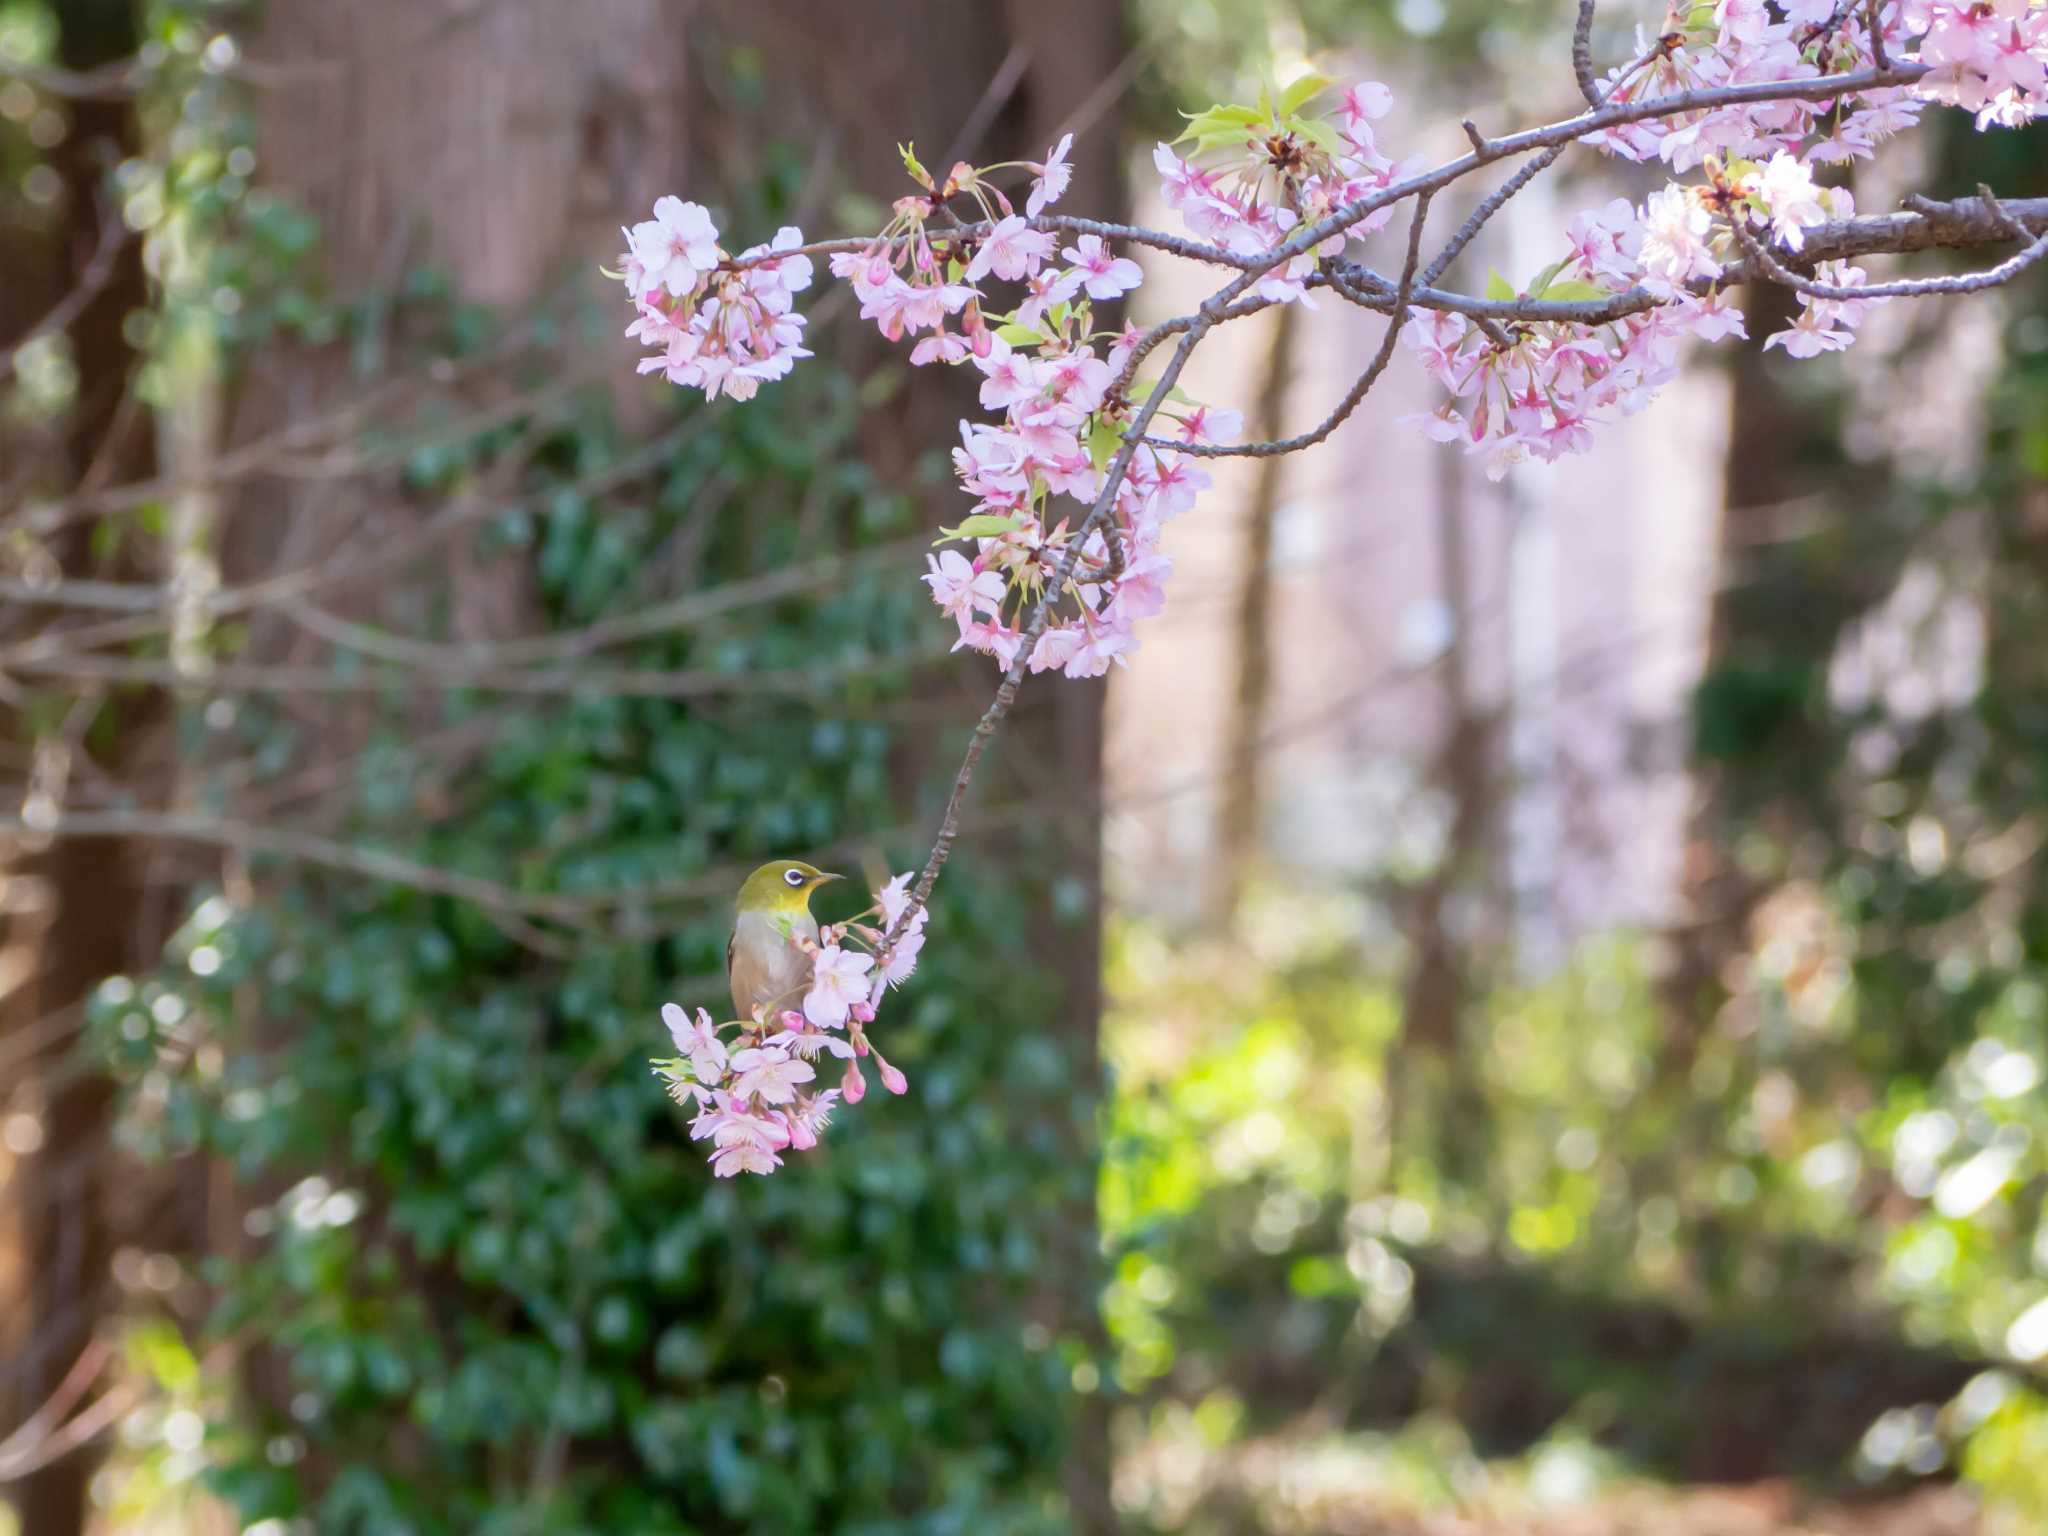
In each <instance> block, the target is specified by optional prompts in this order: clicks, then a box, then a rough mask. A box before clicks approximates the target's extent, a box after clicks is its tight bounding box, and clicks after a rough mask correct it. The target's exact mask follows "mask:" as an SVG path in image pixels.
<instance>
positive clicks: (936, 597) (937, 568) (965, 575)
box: [924, 549, 1005, 619]
mask: <svg viewBox="0 0 2048 1536" xmlns="http://www.w3.org/2000/svg"><path fill="white" fill-rule="evenodd" d="M924 558H925V564H926V565H928V566H930V567H931V574H930V575H928V576H926V577H925V578H924V581H925V585H927V586H929V587H930V588H931V589H932V601H933V602H935V603H937V604H938V605H939V611H940V612H941V613H943V614H945V615H947V616H948V617H949V618H956V619H957V618H963V617H965V616H966V615H968V614H970V613H978V612H983V611H986V612H989V613H994V612H996V610H997V609H998V608H999V607H1001V605H1002V601H1003V592H1004V590H1005V589H1004V585H1003V578H1002V577H1001V576H999V575H998V574H996V573H995V572H994V571H985V570H982V569H980V568H979V567H978V566H976V565H973V564H971V563H969V561H968V559H967V557H966V556H965V555H963V554H961V553H960V552H959V551H958V550H954V549H948V550H942V551H940V552H939V553H938V554H936V555H926V556H925V557H924Z"/></svg>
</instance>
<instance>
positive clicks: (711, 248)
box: [626, 197, 719, 299]
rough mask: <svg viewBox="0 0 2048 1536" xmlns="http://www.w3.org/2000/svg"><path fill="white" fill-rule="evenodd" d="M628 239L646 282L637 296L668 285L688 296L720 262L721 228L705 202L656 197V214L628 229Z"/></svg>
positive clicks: (675, 294) (641, 280)
mask: <svg viewBox="0 0 2048 1536" xmlns="http://www.w3.org/2000/svg"><path fill="white" fill-rule="evenodd" d="M626 243H627V246H628V247H629V249H630V252H631V255H632V258H633V261H634V262H635V263H636V264H637V266H638V268H639V273H640V282H641V284H642V285H644V286H642V287H640V288H639V289H638V291H636V292H635V294H634V297H635V298H638V297H639V296H640V294H641V293H651V292H653V291H654V290H656V289H660V288H665V289H667V290H668V292H669V293H671V294H672V295H674V296H675V297H676V298H679V299H686V298H688V297H689V296H690V295H691V293H693V292H694V291H695V290H696V287H697V284H698V282H699V281H700V280H701V279H702V278H703V276H704V274H705V273H707V272H709V271H710V270H711V269H712V268H713V267H715V266H717V265H718V256H719V251H718V231H717V230H716V229H715V228H713V227H712V224H711V214H710V212H709V211H708V210H707V209H706V208H705V207H704V206H703V204H701V203H686V202H684V201H683V200H682V199H681V198H679V197H660V198H656V199H655V202H654V217H653V218H651V219H648V220H647V221H645V222H644V223H640V224H635V225H634V226H633V227H632V228H631V229H629V230H627V231H626Z"/></svg>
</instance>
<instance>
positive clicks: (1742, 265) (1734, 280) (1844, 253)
mask: <svg viewBox="0 0 2048 1536" xmlns="http://www.w3.org/2000/svg"><path fill="white" fill-rule="evenodd" d="M1994 201H1997V206H1998V207H1999V208H2002V209H2003V210H2004V211H2005V212H2006V214H2007V215H2008V216H2009V217H2010V219H2011V226H2010V227H2008V226H2006V225H2002V224H2000V223H1999V221H1998V215H1997V213H1996V212H1995V211H1994V209H1993V206H1992V204H1991V203H1987V202H1985V201H1984V200H1983V199H1981V198H1975V197H1963V198H1956V199H1955V200H1953V201H1950V202H1934V201H1930V200H1928V199H1925V198H1908V199H1906V202H1907V205H1908V209H1909V211H1907V212H1904V213H1894V214H1877V215H1872V216H1869V217H1861V218H1854V219H1838V220H1833V221H1831V222H1829V223H1826V224H1820V225H1816V226H1814V227H1813V228H1811V229H1809V230H1807V231H1806V237H1805V241H1804V243H1803V244H1802V246H1801V248H1800V253H1799V261H1800V264H1801V265H1806V264H1810V263H1819V262H1823V261H1837V260H1845V259H1848V258H1850V257H1854V256H1875V255H1909V254H1912V253H1914V252H1917V251H1927V250H1937V249H1968V248H1971V247H1975V246H1984V245H1997V244H2002V243H2004V242H2006V241H2008V240H2011V239H2013V238H2015V235H2014V231H2015V230H2018V231H2020V232H2021V233H2020V236H2019V238H2029V239H2031V238H2034V237H2037V236H2040V235H2043V234H2048V198H2040V197H2035V198H2010V199H2005V200H2002V201H1999V200H1994ZM1327 266H1328V279H1327V286H1329V287H1331V288H1334V289H1335V290H1336V291H1337V292H1339V293H1342V294H1344V295H1345V296H1346V297H1347V298H1350V299H1351V301H1352V302H1353V303H1355V304H1357V305H1359V306H1360V307H1361V308H1365V309H1371V310H1375V311H1377V312H1379V313H1381V314H1384V313H1386V312H1387V311H1388V310H1389V309H1391V308H1392V303H1393V300H1392V286H1391V285H1390V284H1388V283H1387V281H1386V279H1385V278H1383V277H1380V276H1379V275H1378V274H1377V273H1375V272H1373V271H1371V270H1370V269H1369V268H1366V267H1361V266H1359V265H1357V264H1356V263H1352V262H1344V261H1338V262H1331V263H1328V264H1327ZM1762 274H1763V267H1762V264H1761V263H1758V262H1755V261H1743V262H1737V263H1733V264H1731V265H1729V266H1727V267H1725V268H1723V269H1722V271H1721V273H1720V274H1719V275H1718V276H1717V277H1714V278H1711V279H1700V280H1698V281H1696V282H1694V283H1691V284H1689V285H1688V290H1689V291H1690V292H1692V293H1695V294H1705V293H1709V292H1713V291H1717V290H1723V289H1728V288H1733V287H1736V286H1739V285H1740V284H1742V283H1744V282H1747V281H1749V280H1750V279H1752V278H1754V277H1756V276H1758V275H1762ZM1847 292H1849V293H1852V294H1854V295H1855V296H1859V297H1874V296H1876V291H1875V290H1871V289H1853V290H1847ZM1668 302H1670V301H1669V300H1668V299H1666V298H1664V297H1661V296H1659V295H1657V294H1654V293H1652V292H1650V291H1649V290H1648V289H1647V288H1640V287H1637V288H1628V289H1624V290H1623V291H1621V292H1620V293H1617V294H1615V295H1614V296H1613V297H1612V298H1610V299H1533V298H1529V297H1526V296H1522V297H1517V298H1512V299H1487V298H1480V297H1477V296H1475V295H1472V294H1464V293H1456V292H1452V291H1450V290H1448V289H1442V288H1429V287H1425V286H1422V285H1421V284H1417V286H1416V288H1415V291H1414V293H1413V294H1412V295H1411V297H1410V300H1409V303H1410V306H1411V307H1412V308H1415V309H1431V310H1439V311H1442V312H1443V313H1446V314H1457V315H1464V316H1467V317H1468V318H1471V319H1475V320H1510V321H1513V320H1519V321H1525V322H1530V323H1541V322H1551V323H1558V324H1571V325H1606V324H1609V323H1611V322H1613V321H1616V320H1622V319H1626V318H1627V317H1628V316H1630V315H1637V314H1641V313H1642V312H1643V311H1645V310H1648V309H1654V308H1656V307H1657V306H1658V305H1660V304H1665V303H1668Z"/></svg>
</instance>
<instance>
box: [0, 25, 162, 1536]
mask: <svg viewBox="0 0 2048 1536" xmlns="http://www.w3.org/2000/svg"><path fill="white" fill-rule="evenodd" d="M57 16H58V24H59V35H58V48H59V54H60V59H61V62H62V63H63V64H64V65H65V66H66V67H67V68H71V69H77V70H86V69H91V68H94V67H95V66H98V65H100V64H104V63H107V62H108V61H110V60H115V59H119V58H121V57H123V56H125V55H126V54H128V53H130V52H132V51H133V50H134V48H135V46H136V44H137V41H138V38H137V35H136V25H135V24H136V17H135V14H134V8H133V7H132V6H130V5H128V4H126V3H124V0H76V3H73V4H68V5H65V6H60V7H59V8H58V11H57ZM69 112H70V132H69V133H68V135H67V136H66V138H65V139H64V141H63V142H62V143H60V144H59V145H58V146H57V147H56V148H55V149H54V150H53V151H52V153H51V156H50V163H51V165H52V167H53V168H54V169H55V170H56V171H57V173H58V175H59V177H60V178H61V182H62V186H63V197H64V206H65V210H66V212H65V222H64V226H63V229H62V237H63V242H64V249H63V250H62V251H61V252H60V253H58V260H57V261H56V262H55V263H54V278H55V283H54V291H53V292H51V293H49V294H48V295H47V297H48V298H50V299H52V300H55V299H57V298H61V297H63V295H64V294H65V293H66V292H68V291H69V290H70V289H71V287H72V285H73V284H75V283H77V282H78V281H79V280H80V279H81V278H82V276H83V274H84V272H85V270H86V268H87V267H88V265H89V264H90V262H91V260H92V257H93V254H94V252H95V251H96V250H97V249H98V248H99V245H100V242H101V237H102V232H103V227H104V220H105V215H106V207H105V202H104V197H103V188H104V181H105V177H106V173H107V171H108V169H109V168H110V167H111V166H113V165H114V164H116V163H118V162H119V161H120V160H121V159H123V158H124V157H126V156H128V155H131V154H133V153H134V152H135V148H136V139H137V130H136V121H135V116H134V113H133V111H132V110H131V107H130V104H129V103H128V102H127V101H125V100H118V99H116V100H106V101H93V100H80V101H75V102H72V103H70V104H69ZM146 298H147V295H146V291H145V288H144V279H143V272H142V263H141V257H140V252H139V251H138V250H137V248H136V247H135V245H134V244H133V243H130V244H129V245H127V246H125V247H124V248H123V249H122V251H121V253H120V254H119V256H118V257H117V258H116V260H115V263H114V265H113V267H112V269H111V276H110V279H109V281H108V282H107V283H106V284H105V286H104V287H103V288H101V289H100V290H99V292H98V293H97V295H96V296H95V297H93V298H92V299H91V300H90V301H89V302H87V303H86V304H85V305H84V307H83V308H82V309H81V310H80V311H79V313H78V314H77V316H76V318H75V319H74V320H73V321H72V323H71V325H70V327H69V329H68V332H67V340H68V342H69V346H70V350H71V360H72V362H73V365H74V366H75V368H76V370H77V377H78V380H79V386H78V394H77V398H76V400H75V402H74V404H73V406H72V408H71V411H70V414H69V418H68V420H67V421H66V422H65V424H64V441H63V444H62V454H61V460H60V462H59V463H58V464H56V465H55V466H54V467H55V468H56V469H58V470H59V472H60V473H61V474H62V475H63V476H64V477H65V479H64V484H65V485H67V486H68V485H70V484H75V483H76V482H77V481H78V480H79V479H80V478H82V477H83V476H85V475H86V474H87V473H89V472H91V471H92V470H93V469H94V467H95V466H99V468H100V469H101V470H102V471H103V472H105V473H109V474H111V475H113V476H115V477H116V478H122V477H127V476H132V475H139V474H141V473H143V472H144V471H146V469H147V467H148V461H149V452H148V444H147V442H146V440H145V438H144V436H143V434H142V432H141V431H139V430H137V428H138V426H139V425H140V423H139V422H138V420H137V418H136V415H135V413H132V412H126V411H124V410H123V409H122V402H123V399H124V397H125V391H126V387H127V385H128V382H129V380H130V378H131V375H132V373H133V370H134V366H135V363H136V357H135V354H134V351H133V349H132V348H131V347H130V345H129V343H128V341H127V340H126V338H125V337H124V336H123V334H122V322H123V320H124V319H125V318H126V317H127V315H128V313H129V312H130V311H131V310H134V309H137V308H140V307H142V305H143V304H144V303H145V302H146ZM36 308H37V313H36V314H32V315H23V316H20V317H19V318H20V319H22V320H25V321H27V322H29V323H33V321H34V320H35V319H37V318H39V317H40V314H41V313H42V312H45V311H46V310H47V308H48V306H47V305H38V306H36ZM59 489H62V487H59ZM91 533H92V528H91V525H90V524H85V523H80V524H75V525H73V526H72V527H70V528H68V529H63V530H60V531H59V532H58V533H56V534H55V535H53V536H52V537H51V539H50V541H49V544H48V545H47V549H48V553H49V554H51V555H52V556H53V557H54V558H55V560H56V561H57V563H58V565H59V566H60V567H61V568H62V569H63V570H64V571H65V572H66V573H67V574H69V575H73V576H80V575H87V574H93V573H94V572H93V567H94V566H95V565H103V564H104V562H101V561H98V560H96V558H95V555H94V553H93V540H92V538H91ZM115 574H119V573H115ZM96 708H97V705H96V704H89V703H88V702H87V701H85V700H84V699H79V700H76V701H74V702H73V708H72V709H71V711H70V712H69V713H70V718H71V720H72V721H73V722H74V723H75V724H76V725H77V726H78V729H77V730H75V731H72V730H64V731H59V732H56V733H51V734H46V735H44V736H43V737H42V745H41V746H40V748H39V749H38V751H37V762H38V768H39V770H41V769H47V770H49V771H50V772H51V773H52V774H53V775H54V776H55V777H56V778H59V779H61V780H63V781H65V782H75V781H77V780H80V779H84V778H86V777H88V774H87V772H86V770H85V765H84V763H83V762H82V761H81V759H83V757H85V756H86V755H87V754H91V755H92V756H93V759H94V761H93V767H94V768H95V769H96V770H97V771H98V772H101V773H104V774H106V775H108V776H109V777H111V778H112V779H114V780H115V781H116V782H128V780H129V778H130V777H131V775H132V774H133V773H135V772H136V771H138V766H137V765H139V764H140V763H142V762H143V761H144V760H146V758H147V755H148V754H147V746H148V737H149V735H150V733H151V731H152V730H153V729H154V723H155V722H154V721H153V720H152V718H151V717H150V713H149V712H148V711H146V710H138V709H135V708H132V707H127V706H124V707H123V710H122V713H121V714H120V716H119V717H118V722H117V723H118V730H117V731H116V732H115V733H113V744H112V745H111V746H107V747H102V748H99V749H95V748H93V747H92V746H90V745H89V744H88V742H87V740H86V737H85V732H84V729H83V726H84V724H85V722H86V721H87V720H89V719H90V718H91V716H92V713H93V711H94V710H95V709H96ZM25 725H26V722H24V721H22V720H20V719H18V718H17V719H16V720H14V721H12V722H11V723H10V725H9V727H8V734H9V735H11V736H13V737H14V738H15V740H16V741H18V742H24V743H25V742H26V741H27V740H28V739H29V733H28V732H27V730H26V729H25ZM57 798H58V800H59V801H60V803H61V798H62V796H61V793H60V794H59V795H58V796H57ZM5 859H6V863H7V865H8V866H9V868H8V874H9V877H10V878H9V880H8V882H7V883H8V885H9V887H10V888H11V892H12V895H11V898H10V901H9V909H8V914H7V923H8V940H9V944H10V947H12V946H15V945H20V946H22V947H23V948H22V951H21V952H22V953H23V954H24V957H25V968H24V972H23V979H22V981H21V984H20V985H19V986H18V987H17V988H15V989H14V990H13V991H12V992H11V993H10V994H9V995H8V996H7V998H6V1000H5V1002H4V1004H0V1049H4V1047H6V1046H7V1045H9V1044H12V1043H14V1041H15V1040H20V1039H23V1038H24V1036H25V1034H26V1032H30V1031H33V1032H34V1036H35V1040H34V1042H32V1043H29V1044H27V1045H25V1046H24V1050H25V1051H27V1052H28V1053H29V1054H28V1055H27V1059H26V1061H25V1063H24V1065H23V1066H22V1068H21V1070H20V1076H19V1077H18V1078H14V1079H12V1080H11V1081H9V1082H8V1084H7V1087H8V1088H9V1089H10V1090H11V1092H10V1093H9V1095H8V1098H7V1101H6V1102H5V1103H0V1115H4V1114H5V1113H7V1112H8V1111H9V1110H11V1109H14V1108H26V1109H27V1111H28V1112H29V1113H30V1114H32V1115H35V1116H37V1117H38V1119H39V1121H40V1131H41V1143H40V1146H39V1147H38V1148H37V1150H36V1151H35V1152H34V1153H33V1154H31V1155H28V1156H26V1157H24V1158H23V1159H22V1160H21V1161H20V1163H19V1164H18V1165H17V1168H16V1174H15V1177H14V1178H13V1179H12V1180H11V1181H10V1185H11V1188H10V1190H9V1193H11V1194H12V1195H13V1197H14V1204H15V1206H16V1212H17V1217H16V1219H17V1220H18V1223H19V1225H18V1234H19V1262H20V1267H21V1282H20V1283H21V1284H22V1285H23V1287H24V1289H25V1293H26V1295H25V1300H26V1305H25V1306H23V1307H22V1310H21V1314H20V1315H22V1316H23V1317H24V1319H25V1323H26V1326H25V1327H24V1329H23V1331H22V1334H21V1336H20V1337H19V1339H18V1341H17V1343H18V1350H19V1352H18V1354H17V1355H16V1356H15V1357H14V1358H13V1359H12V1360H11V1362H10V1369H9V1371H8V1375H7V1380H6V1382H4V1383H0V1402H7V1403H9V1404H10V1406H11V1407H12V1409H13V1410H14V1411H13V1412H11V1413H9V1414H8V1415H7V1419H6V1423H5V1424H4V1426H0V1433H4V1432H5V1430H7V1429H12V1428H13V1427H14V1426H15V1425H16V1424H18V1423H19V1422H21V1420H22V1419H23V1418H25V1417H26V1416H27V1415H28V1414H30V1413H32V1412H34V1410H35V1409H36V1408H37V1407H39V1406H41V1405H42V1404H43V1403H44V1402H45V1401H46V1400H47V1399H48V1398H49V1396H50V1394H51V1393H52V1392H53V1391H54V1390H55V1389H56V1387H57V1385H58V1384H59V1382H61V1381H62V1380H63V1379H64V1377H65V1375H66V1374H67V1373H68V1372H69V1371H70V1370H71V1368H72V1366H73V1364H74V1363H75V1362H76V1361H77V1360H78V1359H79V1357H80V1355H81V1354H82V1353H83V1352H84V1351H85V1350H86V1348H87V1347H88V1346H89V1345H90V1344H91V1342H92V1340H93V1338H94V1335H95V1334H96V1333H97V1332H98V1331H99V1329H100V1327H101V1324H102V1322H103V1320H104V1319H105V1317H106V1316H107V1315H108V1314H109V1313H110V1312H111V1311H112V1309H113V1297H112V1291H113V1279H112V1275H111V1273H110V1261H111V1258H112V1255H113V1251H114V1247H115V1245H116V1227H117V1214H116V1212H115V1210H114V1209H113V1205H114V1202H115V1198H116V1195H117V1192H118V1190H117V1186H118V1184H119V1181H118V1180H116V1179H115V1178H114V1177H113V1168H112V1160H113V1156H114V1149H113V1146H112V1141H111V1129H112V1111H113V1098H112V1091H111V1088H110V1086H109V1084H108V1083H107V1081H106V1079H105V1078H104V1077H103V1076H102V1075H101V1074H99V1073H98V1072H96V1071H94V1070H91V1068H90V1067H89V1065H88V1064H87V1063H86V1062H85V1061H84V1060H83V1058H82V1057H81V1056H80V1055H79V1053H78V1052H77V1050H76V1041H77V1038H78V1029H77V1021H78V1019H79V1015H80V1011H81V1009H82V1007H83V1004H84V1001H85V999H86V997H87V995H88V994H89V993H90V992H91V991H92V989H93V988H94V987H95V986H96V985H97V984H98V983H99V982H100V981H101V980H102V979H103V978H105V977H107V976H110V975H114V974H117V973H120V972H124V971H129V970H132V969H134V968H135V967H136V966H137V965H138V964H139V963H141V962H143V961H144V960H145V958H146V957H147V956H148V955H149V954H150V953H151V950H152V946H153V937H152V935H151V933H150V932H149V931H148V930H149V917H150V914H149V912H148V909H147V907H146V904H145V900H144V871H143V868H142V863H141V856H140V850H139V849H138V848H137V847H135V846H134V845H132V844H130V843H128V842H125V841H116V840H108V841H102V842H58V843H55V844H53V845H51V846H49V847H47V848H42V849H34V848H28V849H10V850H8V851H7V853H6V855H5ZM24 893H28V896H27V899H24ZM10 1037H12V1038H10ZM17 1095H18V1096H17ZM9 1386H11V1388H12V1390H11V1391H9V1390H8V1387H9ZM96 1459H97V1458H96V1456H95V1454H94V1452H93V1451H92V1449H90V1448H80V1449H77V1450H73V1451H71V1452H70V1453H69V1454H65V1455H61V1456H57V1457H55V1458H54V1459H52V1460H50V1461H49V1462H47V1463H46V1464H44V1465H42V1466H39V1467H37V1468H35V1469H34V1470H32V1471H30V1472H29V1473H28V1474H27V1475H26V1476H25V1477H24V1478H23V1479H22V1480H21V1482H20V1483H19V1485H18V1486H17V1488H16V1490H15V1492H14V1507H15V1512H16V1515H17V1517H18V1519H19V1521H20V1524H21V1529H22V1530H23V1531H24V1532H33V1533H35V1536H77V1533H79V1532H81V1531H83V1530H84V1528H85V1522H86V1518H87V1515H88V1513H89V1501H88V1497H87V1485H88V1482H89V1480H90V1478H91V1476H92V1472H93V1468H94V1465H95V1463H96Z"/></svg>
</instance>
